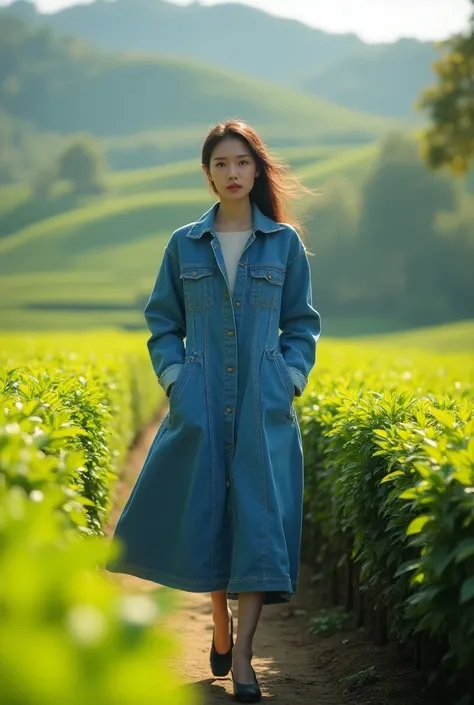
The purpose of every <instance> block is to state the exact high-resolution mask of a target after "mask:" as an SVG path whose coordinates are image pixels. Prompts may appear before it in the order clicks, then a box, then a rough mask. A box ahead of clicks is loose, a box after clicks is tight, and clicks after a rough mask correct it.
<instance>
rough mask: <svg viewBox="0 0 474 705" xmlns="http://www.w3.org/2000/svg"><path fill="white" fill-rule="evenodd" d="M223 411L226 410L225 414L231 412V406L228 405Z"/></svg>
mask: <svg viewBox="0 0 474 705" xmlns="http://www.w3.org/2000/svg"><path fill="white" fill-rule="evenodd" d="M225 411H226V414H231V413H232V407H231V406H228V407H227V408H226V410H225Z"/></svg>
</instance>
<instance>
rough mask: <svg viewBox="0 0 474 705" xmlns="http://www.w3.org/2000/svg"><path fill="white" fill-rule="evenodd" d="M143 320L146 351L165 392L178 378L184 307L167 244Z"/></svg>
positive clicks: (174, 259) (175, 265)
mask: <svg viewBox="0 0 474 705" xmlns="http://www.w3.org/2000/svg"><path fill="white" fill-rule="evenodd" d="M145 320H146V323H147V326H148V329H149V331H150V333H151V336H150V337H149V339H148V341H147V347H148V352H149V354H150V358H151V362H152V365H153V369H154V371H155V374H156V376H157V377H158V382H159V383H160V385H161V386H162V387H163V389H164V390H165V392H168V389H169V387H170V385H171V384H172V383H173V382H175V381H176V380H177V379H178V376H179V373H180V372H181V368H182V367H183V364H184V338H185V337H186V323H185V320H186V319H185V310H184V299H183V287H182V281H181V279H180V276H179V262H178V259H177V256H176V255H175V254H173V253H172V251H171V248H170V247H169V245H168V246H167V247H166V249H165V252H164V256H163V260H162V263H161V266H160V270H159V272H158V276H157V278H156V282H155V285H154V287H153V291H152V293H151V295H150V298H149V299H148V303H147V304H146V306H145Z"/></svg>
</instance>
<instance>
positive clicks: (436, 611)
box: [298, 345, 474, 703]
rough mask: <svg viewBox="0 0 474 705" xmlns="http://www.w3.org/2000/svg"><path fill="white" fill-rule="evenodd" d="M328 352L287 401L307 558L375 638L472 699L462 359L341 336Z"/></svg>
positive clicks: (473, 637) (468, 433)
mask: <svg viewBox="0 0 474 705" xmlns="http://www.w3.org/2000/svg"><path fill="white" fill-rule="evenodd" d="M327 357H328V358H330V360H328V363H325V364H324V365H322V366H321V367H320V368H318V369H317V371H315V374H314V376H313V379H312V382H311V386H310V388H309V390H308V391H307V393H305V395H304V397H303V398H302V399H301V400H298V412H299V416H300V421H301V429H302V436H303V443H304V447H305V458H306V488H305V531H304V534H305V551H306V555H307V557H309V558H310V559H311V560H313V561H314V563H315V565H316V566H318V570H319V576H320V578H321V580H322V584H323V585H324V586H326V587H327V589H328V590H329V591H330V592H331V594H332V597H333V601H334V602H336V603H338V602H339V603H341V602H342V603H344V604H345V605H346V607H347V608H348V609H356V610H357V612H358V616H359V624H360V625H364V624H365V625H366V626H368V627H369V628H370V630H371V631H372V633H373V635H374V637H375V639H376V641H377V642H378V643H384V642H386V641H387V639H396V640H397V642H398V643H399V644H400V645H402V646H403V647H405V648H406V650H407V651H409V652H410V651H411V652H412V653H413V654H414V655H415V658H416V665H417V666H419V667H421V668H423V669H424V670H425V671H426V672H427V674H430V679H431V680H432V681H435V682H436V684H437V687H439V684H440V683H442V685H443V687H444V688H447V689H448V690H447V692H448V693H449V696H450V698H451V699H450V702H454V700H453V699H452V698H453V697H457V698H459V699H460V698H461V697H462V696H464V697H465V700H464V701H463V702H466V703H467V702H471V700H470V699H471V698H474V688H473V685H474V683H473V682H472V675H471V674H470V670H471V669H470V666H471V665H472V663H473V662H474V627H473V625H474V433H473V431H474V407H473V382H474V364H473V361H472V357H471V356H467V355H452V356H450V355H445V356H439V355H430V354H428V353H423V354H417V353H415V352H414V353H412V354H409V353H408V352H406V353H405V354H404V355H400V353H397V352H395V353H394V352H393V351H390V350H382V349H376V348H372V349H370V348H367V349H366V350H361V349H360V347H359V348H356V347H351V346H350V345H346V346H344V345H340V346H335V347H334V348H331V355H329V354H328V355H327ZM440 692H443V693H444V694H445V691H443V690H442V689H441V690H440ZM443 697H444V695H443Z"/></svg>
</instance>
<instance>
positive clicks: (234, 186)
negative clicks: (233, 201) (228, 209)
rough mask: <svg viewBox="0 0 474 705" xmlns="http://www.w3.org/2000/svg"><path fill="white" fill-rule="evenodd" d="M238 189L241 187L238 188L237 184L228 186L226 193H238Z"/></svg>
mask: <svg viewBox="0 0 474 705" xmlns="http://www.w3.org/2000/svg"><path fill="white" fill-rule="evenodd" d="M240 188H242V187H241V186H239V184H231V185H230V186H227V190H228V191H238V190H239V189H240Z"/></svg>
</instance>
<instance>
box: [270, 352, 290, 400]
mask: <svg viewBox="0 0 474 705" xmlns="http://www.w3.org/2000/svg"><path fill="white" fill-rule="evenodd" d="M274 357H275V362H276V364H277V368H278V371H279V373H280V377H281V380H282V382H283V384H284V386H285V388H286V391H287V392H288V398H289V400H290V404H293V400H294V398H295V385H294V384H293V380H292V379H291V375H290V372H289V370H288V367H287V366H286V362H285V359H284V357H283V355H282V354H281V353H280V352H275V353H274Z"/></svg>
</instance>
